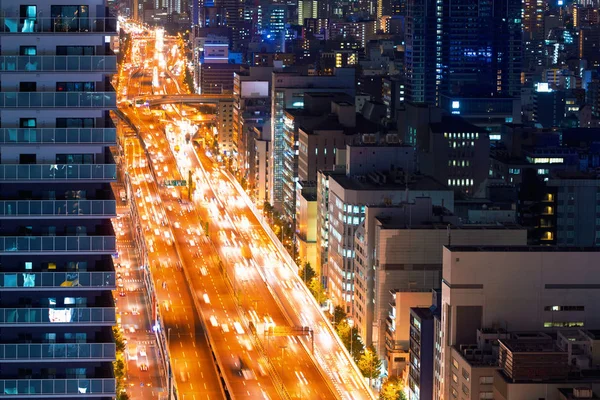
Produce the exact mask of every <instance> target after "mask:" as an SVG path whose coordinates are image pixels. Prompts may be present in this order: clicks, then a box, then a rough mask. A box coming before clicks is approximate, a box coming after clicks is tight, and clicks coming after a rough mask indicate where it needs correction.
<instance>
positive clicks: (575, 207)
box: [544, 173, 600, 247]
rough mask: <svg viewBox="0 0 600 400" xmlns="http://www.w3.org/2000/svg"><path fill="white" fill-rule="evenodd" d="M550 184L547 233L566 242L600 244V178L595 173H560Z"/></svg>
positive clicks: (566, 244)
mask: <svg viewBox="0 0 600 400" xmlns="http://www.w3.org/2000/svg"><path fill="white" fill-rule="evenodd" d="M547 186H548V189H549V191H548V192H549V193H547V194H546V197H545V200H546V210H545V214H546V218H547V220H546V223H545V224H544V225H545V226H546V228H547V233H546V234H545V236H544V237H546V238H547V239H548V240H555V241H556V242H555V243H556V244H558V245H563V246H586V247H589V246H599V245H600V206H598V200H600V181H598V180H597V179H596V174H593V175H592V174H583V173H581V174H566V173H565V174H560V175H559V176H557V177H555V178H552V179H550V180H549V181H548V182H547Z"/></svg>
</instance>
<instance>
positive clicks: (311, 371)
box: [209, 193, 331, 398]
mask: <svg viewBox="0 0 600 400" xmlns="http://www.w3.org/2000/svg"><path fill="white" fill-rule="evenodd" d="M209 194H210V193H209ZM213 195H214V193H213ZM211 232H214V229H211ZM238 235H239V232H238ZM213 236H214V235H213ZM218 246H219V247H220V246H222V245H218ZM261 283H262V284H263V285H261V286H264V282H261ZM254 294H257V295H258V296H259V297H260V298H269V297H270V293H269V292H268V290H267V289H266V286H264V293H256V292H255V293H254ZM269 306H270V307H269ZM257 308H263V307H258V305H257ZM264 308H265V309H263V310H260V311H261V312H262V311H266V314H270V315H271V316H272V317H273V319H274V320H275V321H277V324H278V325H279V326H281V325H285V326H287V321H285V318H284V316H283V315H282V314H281V310H280V309H279V307H278V306H277V305H276V304H275V302H269V304H268V305H267V306H266V307H264ZM300 355H304V354H303V353H300ZM301 358H302V357H301ZM307 361H311V360H310V357H306V359H305V360H304V363H303V365H302V364H300V362H301V361H299V365H302V369H303V370H305V371H306V374H308V375H309V377H310V379H311V381H312V382H313V386H315V387H318V388H320V389H321V393H329V394H331V392H330V390H329V388H328V386H327V384H326V383H325V382H324V380H323V377H322V376H321V375H320V374H319V373H318V371H317V370H316V368H315V367H314V365H312V366H311V365H310V364H309V363H308V362H307ZM289 364H293V362H289V363H288V365H289ZM291 368H293V367H290V369H291ZM281 378H282V379H283V381H284V384H285V385H286V388H288V390H292V389H293V388H294V387H295V385H296V377H295V376H294V375H292V376H285V375H284V376H282V377H281ZM290 386H291V387H290ZM327 397H329V395H327V394H326V395H325V398H327ZM316 398H320V397H319V396H318V395H317V396H316Z"/></svg>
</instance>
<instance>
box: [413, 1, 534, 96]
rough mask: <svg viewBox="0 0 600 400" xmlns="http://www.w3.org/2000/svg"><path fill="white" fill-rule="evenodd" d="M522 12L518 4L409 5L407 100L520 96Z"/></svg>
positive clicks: (500, 2)
mask: <svg viewBox="0 0 600 400" xmlns="http://www.w3.org/2000/svg"><path fill="white" fill-rule="evenodd" d="M520 13H521V3H520V2H519V1H518V0H459V1H452V2H451V1H449V0H408V1H407V15H406V27H407V29H406V32H407V33H406V38H405V40H406V50H405V51H406V52H405V57H406V59H405V65H406V75H407V82H406V84H407V100H408V101H412V102H426V103H430V104H433V103H435V104H439V101H440V95H441V94H452V95H469V96H484V95H490V94H492V93H498V94H503V95H512V96H516V95H518V94H519V90H520V73H521V57H520V54H521V42H522V38H521V35H522V28H521V19H520V18H521V16H520Z"/></svg>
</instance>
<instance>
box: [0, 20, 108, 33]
mask: <svg viewBox="0 0 600 400" xmlns="http://www.w3.org/2000/svg"><path fill="white" fill-rule="evenodd" d="M75 32H76V33H108V34H111V33H112V34H115V33H117V18H111V17H105V18H86V17H79V18H77V17H70V18H67V17H54V18H53V17H33V18H21V17H19V16H4V17H3V18H0V33H75Z"/></svg>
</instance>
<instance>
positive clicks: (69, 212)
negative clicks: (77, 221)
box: [0, 200, 117, 218]
mask: <svg viewBox="0 0 600 400" xmlns="http://www.w3.org/2000/svg"><path fill="white" fill-rule="evenodd" d="M95 215H96V216H108V217H114V216H116V215H117V202H116V200H0V218H3V217H4V218H10V217H14V218H22V217H27V216H36V217H38V216H52V217H58V216H65V217H77V216H95Z"/></svg>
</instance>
